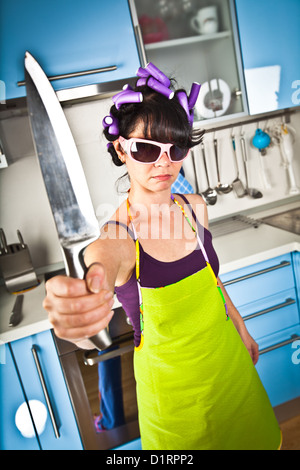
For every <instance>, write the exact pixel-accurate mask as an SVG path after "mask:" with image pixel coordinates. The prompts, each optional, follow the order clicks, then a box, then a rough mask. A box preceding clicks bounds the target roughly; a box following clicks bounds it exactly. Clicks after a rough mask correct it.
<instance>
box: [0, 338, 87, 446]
mask: <svg viewBox="0 0 300 470" xmlns="http://www.w3.org/2000/svg"><path fill="white" fill-rule="evenodd" d="M5 348H6V357H5V361H4V364H1V365H0V374H1V382H0V386H1V395H0V400H1V418H0V422H1V431H2V432H1V438H0V439H1V448H2V449H42V450H75V449H82V448H83V446H82V442H81V438H80V434H79V431H78V428H77V424H76V420H75V416H74V413H73V409H72V405H71V401H70V397H69V393H68V389H67V385H66V383H65V379H64V376H63V373H62V369H61V366H60V362H59V359H58V355H57V351H56V348H55V345H54V342H53V338H52V334H51V331H49V330H48V331H45V332H42V333H38V334H36V335H32V336H29V337H26V338H23V339H20V340H17V341H13V342H11V343H8V344H6V345H5ZM34 400H35V402H34V403H35V404H36V403H37V404H38V405H39V410H41V412H39V413H38V414H37V415H35V412H34V409H33V408H31V415H30V414H28V413H27V416H24V410H22V414H21V417H20V416H19V421H18V419H17V418H16V412H17V411H18V412H19V407H20V405H22V404H24V405H23V408H24V409H25V411H26V410H27V409H28V404H29V406H30V407H31V406H32V403H33V401H34ZM43 413H45V416H44V420H43V419H42V418H43V416H42V414H43ZM16 419H17V422H18V429H17V427H16V424H15V420H16ZM32 422H33V428H34V433H32V434H33V437H25V436H28V429H30V428H32V424H31V423H32ZM20 430H21V432H20ZM24 433H25V434H24Z"/></svg>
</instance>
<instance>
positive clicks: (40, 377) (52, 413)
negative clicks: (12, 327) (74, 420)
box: [31, 345, 60, 439]
mask: <svg viewBox="0 0 300 470" xmlns="http://www.w3.org/2000/svg"><path fill="white" fill-rule="evenodd" d="M31 352H32V355H33V359H34V362H35V365H36V368H37V372H38V376H39V379H40V382H41V385H42V389H43V392H44V396H45V400H46V403H47V407H48V411H49V415H50V419H51V423H52V426H53V430H54V434H55V437H56V439H59V438H60V434H59V430H58V426H57V423H56V421H55V416H54V412H53V408H52V405H51V401H50V397H49V393H48V390H47V386H46V382H45V379H44V375H43V371H42V368H41V364H40V361H39V358H38V353H37V348H36V346H34V345H33V346H32V348H31Z"/></svg>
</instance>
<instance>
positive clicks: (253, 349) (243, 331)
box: [218, 278, 259, 365]
mask: <svg viewBox="0 0 300 470" xmlns="http://www.w3.org/2000/svg"><path fill="white" fill-rule="evenodd" d="M218 283H219V286H220V287H221V290H222V292H223V295H224V298H225V302H226V305H227V309H228V315H229V317H230V319H231V320H232V322H233V324H234V326H235V327H236V329H237V331H238V333H239V334H240V336H241V338H242V340H243V342H244V344H245V346H246V348H247V349H248V351H249V354H250V356H251V358H252V361H253V364H254V365H255V364H256V363H257V361H258V357H259V352H258V345H257V343H256V342H255V341H254V339H253V338H252V336H250V334H249V333H248V330H247V328H246V325H245V322H244V320H243V318H242V317H241V315H240V314H239V312H238V311H237V309H236V307H235V306H234V305H233V303H232V301H231V299H230V297H229V295H228V294H227V291H226V289H225V287H224V286H223V284H222V282H221V280H220V278H218Z"/></svg>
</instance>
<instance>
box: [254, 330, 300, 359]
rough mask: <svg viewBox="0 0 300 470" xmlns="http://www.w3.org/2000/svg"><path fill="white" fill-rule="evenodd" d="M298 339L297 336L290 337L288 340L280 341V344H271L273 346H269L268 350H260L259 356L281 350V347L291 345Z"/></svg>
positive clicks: (299, 337)
mask: <svg viewBox="0 0 300 470" xmlns="http://www.w3.org/2000/svg"><path fill="white" fill-rule="evenodd" d="M298 339H300V336H299V335H292V336H291V337H290V339H287V340H285V341H282V342H281V343H277V344H273V346H269V347H268V348H265V349H262V350H260V351H259V355H261V354H265V353H267V352H270V351H274V349H279V348H282V347H283V346H286V345H287V344H290V343H293V342H294V341H297V340H298Z"/></svg>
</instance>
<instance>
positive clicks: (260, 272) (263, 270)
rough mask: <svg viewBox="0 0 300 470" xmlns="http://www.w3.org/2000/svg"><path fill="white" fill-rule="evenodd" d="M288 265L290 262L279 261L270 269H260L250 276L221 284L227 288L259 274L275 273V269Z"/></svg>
mask: <svg viewBox="0 0 300 470" xmlns="http://www.w3.org/2000/svg"><path fill="white" fill-rule="evenodd" d="M290 265H291V263H290V261H281V263H280V264H276V265H275V266H271V267H270V268H266V269H261V270H260V271H256V272H254V273H251V274H246V275H245V276H241V277H237V278H235V279H232V280H231V281H226V282H223V285H224V286H229V285H230V284H234V283H235V282H240V281H244V280H245V279H250V278H251V277H255V276H259V275H260V274H266V273H269V272H271V271H275V270H276V269H280V268H285V267H286V266H290Z"/></svg>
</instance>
